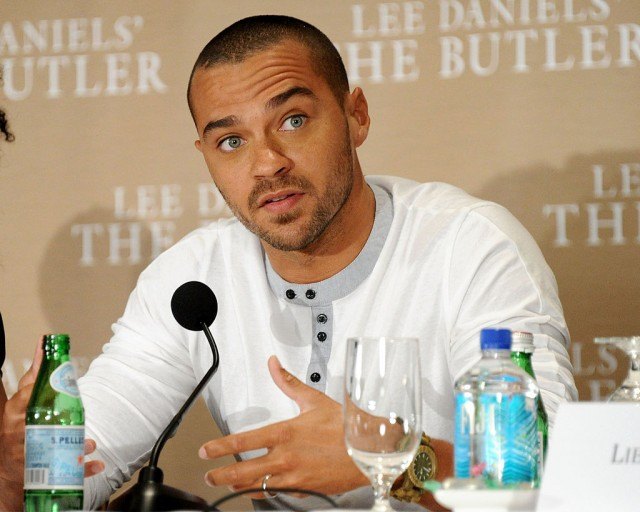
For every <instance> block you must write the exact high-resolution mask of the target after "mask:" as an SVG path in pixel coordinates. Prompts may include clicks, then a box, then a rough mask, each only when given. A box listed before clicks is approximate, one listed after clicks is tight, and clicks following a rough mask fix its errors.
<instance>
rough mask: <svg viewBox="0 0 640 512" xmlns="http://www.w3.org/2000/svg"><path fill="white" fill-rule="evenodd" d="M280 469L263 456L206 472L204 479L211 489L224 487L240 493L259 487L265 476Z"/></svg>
mask: <svg viewBox="0 0 640 512" xmlns="http://www.w3.org/2000/svg"><path fill="white" fill-rule="evenodd" d="M281 469H282V468H279V467H278V466H277V465H274V463H273V461H269V457H268V456H267V455H264V456H262V457H257V458H255V459H249V460H245V461H241V462H235V463H233V464H229V465H228V466H222V467H219V468H215V469H212V470H210V471H207V473H206V474H205V476H204V479H205V482H206V483H207V485H210V486H212V487H215V486H218V485H226V486H231V487H233V488H234V489H235V490H237V491H240V490H243V489H250V488H251V487H260V484H261V483H262V479H263V478H264V476H265V475H266V474H268V473H272V472H277V471H279V470H281Z"/></svg>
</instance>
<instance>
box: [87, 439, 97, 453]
mask: <svg viewBox="0 0 640 512" xmlns="http://www.w3.org/2000/svg"><path fill="white" fill-rule="evenodd" d="M95 449H96V442H95V441H94V440H93V439H89V438H87V439H85V440H84V454H85V455H89V454H90V453H93V452H94V451H95Z"/></svg>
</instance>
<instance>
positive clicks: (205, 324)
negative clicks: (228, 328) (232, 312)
mask: <svg viewBox="0 0 640 512" xmlns="http://www.w3.org/2000/svg"><path fill="white" fill-rule="evenodd" d="M194 287H195V288H194ZM199 287H204V288H206V290H205V295H206V296H205V297H204V300H205V301H208V303H207V304H206V306H207V309H208V311H207V314H206V315H204V316H203V315H202V314H201V312H198V311H196V313H195V314H196V315H198V316H199V318H197V319H194V318H193V314H192V313H193V310H192V308H191V307H190V306H191V305H192V304H193V303H194V301H196V302H199V306H200V309H202V308H203V304H202V302H200V300H201V299H203V297H202V293H201V292H202V291H203V290H202V289H199ZM194 291H195V293H194ZM180 293H182V296H180V295H179V294H180ZM194 295H195V298H194ZM211 298H212V299H213V300H211ZM176 299H178V302H180V304H178V305H177V306H176V307H174V302H175V301H176ZM180 299H182V300H180ZM171 306H172V310H173V314H174V316H175V317H176V320H177V321H178V323H179V324H180V325H182V326H183V327H185V328H187V329H189V330H192V331H200V330H202V331H203V332H204V334H205V336H206V338H207V341H208V342H209V346H210V347H211V352H212V354H213V362H212V364H211V368H209V370H208V371H207V373H206V374H205V375H204V377H203V378H202V380H201V381H200V382H199V383H198V385H197V386H196V387H195V389H194V390H193V392H192V393H191V395H190V396H189V398H187V400H186V402H185V403H184V405H183V406H182V408H181V409H180V410H179V411H178V412H177V414H176V415H175V416H174V417H173V419H172V420H171V421H170V422H169V425H167V428H165V429H164V431H163V432H162V434H160V437H159V438H158V440H157V441H156V444H155V445H154V446H153V450H152V451H151V456H150V458H149V465H148V466H145V467H144V468H142V469H141V470H140V476H139V478H138V483H137V484H136V485H134V486H133V487H132V488H131V489H129V490H128V491H127V492H125V493H124V494H123V495H122V496H120V497H119V498H117V499H116V500H114V501H113V502H111V503H110V504H109V510H119V511H122V512H151V511H160V512H162V511H170V510H206V509H207V502H206V501H205V500H203V499H202V498H200V497H199V496H195V495H193V494H190V493H187V492H184V491H181V490H179V489H176V488H174V487H170V486H168V485H165V484H164V483H163V480H164V474H163V472H162V470H161V469H160V468H159V467H158V458H159V457H160V452H161V451H162V448H163V447H164V445H165V443H166V442H167V440H168V439H169V438H170V437H173V435H174V434H175V433H176V430H177V429H178V427H179V426H180V423H181V422H182V419H183V417H184V415H185V414H186V413H187V411H188V410H189V409H190V408H191V406H192V405H193V403H194V402H195V400H196V398H198V396H199V395H200V392H201V391H202V389H203V388H204V387H205V386H206V385H207V384H208V383H209V380H210V379H211V377H212V376H213V374H214V373H215V372H216V370H217V369H218V365H219V364H220V356H219V353H218V348H217V346H216V342H215V340H214V339H213V336H212V334H211V331H210V330H209V325H211V324H212V323H213V320H214V319H215V316H216V314H217V309H218V304H217V301H216V298H215V295H214V294H213V292H212V291H211V290H210V289H209V288H208V287H207V286H206V285H204V284H203V283H198V282H195V281H191V282H189V283H185V284H183V285H182V286H181V287H180V288H178V289H177V290H176V292H175V293H174V296H173V299H172V304H171ZM195 309H196V310H197V309H198V308H197V307H196V308H195ZM199 313H200V314H199ZM185 315H186V317H185Z"/></svg>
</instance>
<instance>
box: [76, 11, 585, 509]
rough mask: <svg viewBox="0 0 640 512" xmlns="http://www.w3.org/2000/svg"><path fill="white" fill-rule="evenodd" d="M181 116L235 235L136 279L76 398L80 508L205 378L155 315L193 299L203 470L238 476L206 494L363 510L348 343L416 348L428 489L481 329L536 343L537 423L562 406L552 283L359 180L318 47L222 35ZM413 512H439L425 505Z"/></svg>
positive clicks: (427, 189)
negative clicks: (543, 413) (406, 343)
mask: <svg viewBox="0 0 640 512" xmlns="http://www.w3.org/2000/svg"><path fill="white" fill-rule="evenodd" d="M188 99H189V105H190V108H191V112H192V115H193V119H194V122H195V125H196V129H197V133H198V139H197V140H196V148H197V149H198V150H199V151H201V152H202V154H203V156H204V159H205V161H206V164H207V166H208V168H209V171H210V173H211V176H212V178H213V180H214V182H215V184H216V186H217V187H218V189H219V190H220V192H221V194H222V195H223V196H224V198H225V200H226V201H227V204H228V205H229V207H230V208H231V210H232V211H233V213H234V215H235V217H236V218H235V219H232V220H222V221H219V222H217V223H214V224H212V225H210V226H208V227H206V228H202V229H199V230H197V231H195V232H193V233H192V234H190V235H189V236H187V237H186V238H185V239H183V240H182V241H180V242H178V243H177V244H176V245H175V246H174V247H172V248H171V249H169V250H168V251H166V252H165V253H164V254H163V255H161V256H160V257H158V258H157V259H156V260H155V261H154V262H153V263H152V264H151V265H150V266H149V267H148V268H147V269H146V270H145V271H144V272H143V273H142V274H141V276H140V279H139V281H138V284H137V287H136V289H135V290H134V292H133V293H132V295H131V297H130V300H129V302H128V304H127V308H126V310H125V313H124V315H123V317H122V318H121V319H120V320H119V321H118V323H117V324H116V325H115V326H114V336H113V338H112V340H111V342H110V343H109V344H108V345H106V346H105V350H104V353H103V354H102V355H101V356H100V357H98V358H97V359H96V360H95V361H94V362H93V364H92V365H91V368H90V369H89V372H88V373H87V375H86V376H85V377H84V378H83V379H82V380H81V383H80V386H81V392H82V395H83V401H84V404H85V409H86V416H87V435H88V437H91V438H92V439H95V441H96V443H97V446H98V448H97V450H96V452H95V456H94V458H95V459H99V460H102V461H104V463H105V466H106V469H105V471H103V472H102V473H100V474H99V475H97V476H95V477H93V478H91V479H88V480H87V486H86V487H87V493H86V494H87V498H88V500H89V501H90V503H91V505H92V506H95V505H97V504H99V503H101V502H103V501H104V500H106V499H107V498H108V497H109V495H110V494H111V493H112V492H113V490H114V489H115V488H117V487H118V486H119V485H120V484H121V483H122V482H123V481H124V480H126V479H128V478H130V476H131V474H132V473H133V472H134V471H135V470H136V469H137V468H138V467H140V466H141V465H142V464H143V463H144V462H145V460H146V458H147V457H148V453H149V450H150V448H151V446H152V444H153V442H154V441H155V439H156V438H157V436H158V434H159V433H160V432H161V430H162V429H164V427H165V426H166V424H167V423H168V421H169V419H170V418H171V417H172V415H173V414H174V413H175V412H176V411H177V409H178V408H179V406H180V405H181V404H182V402H183V401H184V399H185V398H186V397H187V395H188V394H189V393H190V392H191V390H192V389H193V387H194V385H195V383H196V382H197V381H198V380H200V378H201V377H202V375H203V374H204V373H205V372H206V371H207V369H208V368H209V365H210V362H211V356H210V354H209V348H208V346H207V345H206V344H205V343H203V342H202V340H201V339H200V338H201V336H199V335H198V334H196V333H191V332H185V331H184V330H183V329H181V328H180V327H179V326H178V325H177V324H176V322H175V321H174V320H173V318H172V316H171V312H170V299H171V295H172V293H173V291H174V290H175V289H176V288H177V287H178V286H179V285H181V284H182V283H184V282H186V281H190V280H200V281H203V282H205V283H207V284H208V285H209V286H211V288H212V289H213V290H214V292H215V293H216V295H217V297H218V300H219V304H220V307H219V313H218V317H217V319H216V321H215V323H214V324H213V327H212V330H213V333H214V337H215V338H216V340H217V341H218V345H219V346H218V348H219V351H220V359H221V364H220V369H219V371H218V372H217V373H216V375H215V376H214V378H213V379H212V381H211V383H210V384H209V386H208V387H207V389H206V390H205V392H204V399H205V401H206V403H207V405H208V407H209V409H210V410H211V413H212V416H213V417H214V419H215V421H216V422H217V424H218V425H219V427H220V428H221V430H222V431H223V433H225V434H228V435H226V436H225V437H223V438H221V439H216V440H212V441H210V442H208V443H206V444H205V445H204V446H203V447H202V448H201V450H200V456H201V457H204V458H208V459H214V458H217V457H220V456H223V455H227V454H233V455H236V456H237V460H238V462H236V463H233V464H230V465H228V466H225V467H222V468H218V469H215V470H211V471H209V472H208V473H207V475H206V479H207V481H208V482H209V483H210V484H211V485H224V486H232V487H233V488H235V489H244V488H249V487H260V486H261V485H264V486H266V485H268V486H269V487H289V486H290V487H301V488H306V489H310V490H315V491H320V492H324V493H327V494H332V495H340V502H341V504H342V506H345V507H347V506H356V507H359V508H363V507H365V506H367V504H368V502H370V501H371V492H370V490H369V489H368V482H367V480H366V479H365V477H364V476H363V475H362V474H361V473H360V472H359V471H358V469H357V468H356V466H355V465H354V464H353V462H352V461H351V460H350V458H349V457H348V456H347V454H346V451H345V445H344V439H343V429H342V413H341V406H340V403H339V402H340V401H341V400H342V377H343V372H344V370H343V367H344V357H345V354H344V348H345V340H346V339H347V337H349V336H355V335H391V334H393V335H401V336H402V335H407V336H416V337H419V338H420V342H421V346H420V350H421V355H420V366H421V372H422V378H423V381H422V391H423V416H424V418H423V424H422V427H423V429H424V431H425V432H426V434H427V435H429V436H430V437H431V439H432V440H431V446H432V448H433V449H434V451H435V453H436V455H437V457H438V466H439V469H438V472H437V474H436V478H438V479H440V480H441V479H443V478H445V477H447V476H449V475H451V472H452V446H451V440H452V438H453V391H452V387H453V382H454V380H455V379H456V378H457V377H458V376H459V375H461V374H462V373H463V372H464V371H466V370H467V369H468V368H469V367H470V366H471V365H472V364H473V363H474V362H476V361H477V360H478V358H479V355H480V352H479V331H480V330H481V329H482V328H484V327H494V326H501V327H507V328H512V329H517V330H526V331H531V332H533V333H534V334H535V336H536V341H537V344H538V345H539V346H540V347H541V348H540V351H541V352H543V353H544V356H546V367H540V368H541V369H542V370H543V371H541V372H539V380H540V385H541V387H542V388H543V389H544V398H545V401H546V402H545V403H546V405H547V408H548V409H549V411H550V413H551V416H552V417H553V414H554V412H555V409H556V406H557V404H558V403H559V402H560V401H563V400H566V399H570V398H572V397H575V386H574V384H573V379H572V377H571V373H570V368H571V367H570V363H569V361H568V357H567V352H566V345H567V343H568V333H567V331H566V326H565V324H564V320H563V318H562V310H561V306H560V303H559V301H558V298H557V292H556V288H555V281H554V278H553V275H552V274H551V271H550V270H549V268H548V267H547V265H546V263H545V262H544V260H543V258H542V255H541V254H540V252H539V250H538V248H537V247H536V245H535V243H534V242H533V240H532V239H531V237H530V236H529V235H528V234H527V233H526V232H525V231H524V229H523V228H522V227H521V226H520V225H519V224H518V223H517V221H515V219H513V217H511V216H510V215H509V214H508V213H507V212H506V211H505V210H504V209H503V208H501V207H499V206H497V205H494V204H491V203H488V202H485V201H479V200H477V199H474V198H472V197H470V196H468V195H466V194H464V193H463V192H461V191H460V190H457V189H455V188H453V187H449V186H447V185H442V184H426V185H419V184H417V183H414V182H411V181H408V180H403V179H399V178H392V177H368V178H367V179H366V180H365V178H364V175H363V171H362V169H361V167H360V163H359V160H358V156H357V152H356V148H358V147H359V146H360V145H361V144H363V142H364V141H365V139H366V138H367V134H368V130H369V123H370V120H369V114H368V106H367V101H366V99H365V96H364V93H363V91H362V90H361V89H360V88H356V89H354V90H353V91H350V90H349V86H348V82H347V77H346V73H345V71H344V66H343V65H342V61H341V59H340V56H339V54H338V53H337V52H336V50H335V48H334V47H333V45H332V44H331V42H330V41H329V40H328V39H327V38H326V36H324V35H323V34H322V33H321V32H319V31H318V30H317V29H315V28H314V27H312V26H310V25H309V24H307V23H304V22H302V21H299V20H296V19H293V18H287V17H282V16H266V17H253V18H247V19H244V20H241V21H239V22H237V23H236V24H234V25H232V26H231V27H229V28H227V29H225V30H224V31H223V32H221V33H220V34H218V36H216V37H215V38H214V39H213V40H212V41H211V42H210V43H209V44H208V45H207V46H206V47H205V48H204V50H203V51H202V53H201V54H200V56H199V57H198V60H197V61H196V64H195V66H194V69H193V72H192V75H191V79H190V83H189V91H188ZM285 369H286V370H285ZM544 370H546V371H544ZM255 497H256V498H262V497H263V496H255ZM420 503H421V504H422V505H424V506H427V507H435V504H434V503H433V501H432V499H431V496H430V495H428V494H426V495H424V496H422V498H421V501H420ZM256 504H257V506H258V507H265V508H268V507H271V506H275V505H276V504H275V503H272V502H271V500H269V501H260V502H258V501H256ZM314 506H317V505H314Z"/></svg>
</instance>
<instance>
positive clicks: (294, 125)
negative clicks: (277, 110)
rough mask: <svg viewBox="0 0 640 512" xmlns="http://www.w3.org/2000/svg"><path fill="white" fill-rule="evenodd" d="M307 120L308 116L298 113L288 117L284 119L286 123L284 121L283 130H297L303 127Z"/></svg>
mask: <svg viewBox="0 0 640 512" xmlns="http://www.w3.org/2000/svg"><path fill="white" fill-rule="evenodd" d="M306 120H307V116H304V115H302V114H296V115H294V116H290V117H287V118H286V119H285V120H284V123H282V128H281V129H282V130H283V131H291V130H297V129H298V128H301V127H302V126H303V125H304V123H305V121H306Z"/></svg>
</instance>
